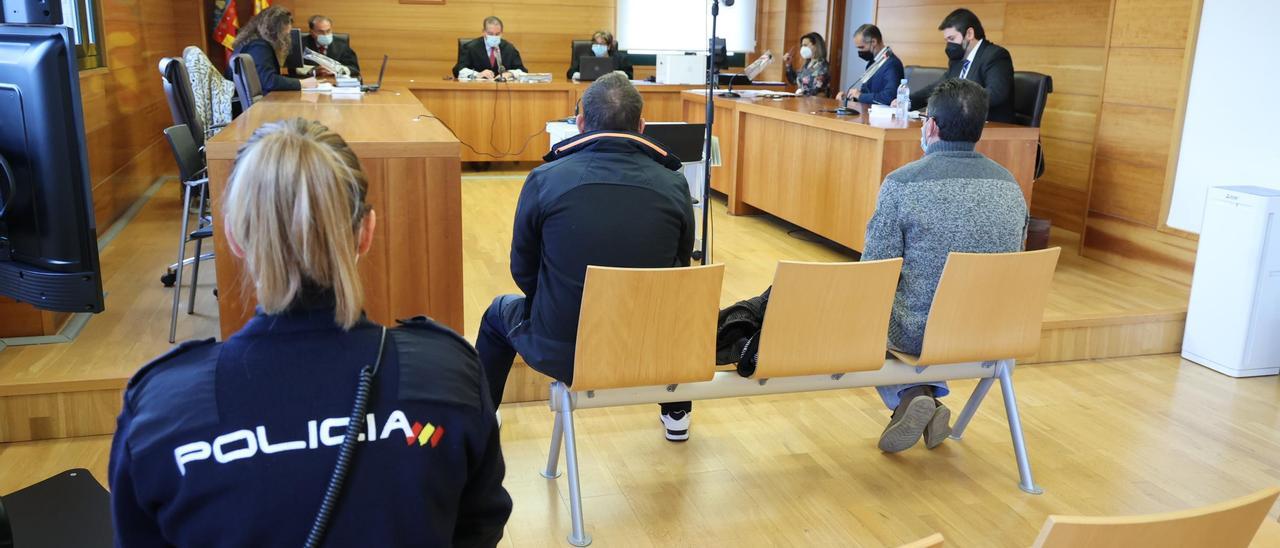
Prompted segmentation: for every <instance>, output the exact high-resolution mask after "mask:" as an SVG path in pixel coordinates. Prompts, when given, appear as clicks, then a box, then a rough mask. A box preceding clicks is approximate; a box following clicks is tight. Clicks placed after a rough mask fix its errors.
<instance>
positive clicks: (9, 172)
mask: <svg viewBox="0 0 1280 548" xmlns="http://www.w3.org/2000/svg"><path fill="white" fill-rule="evenodd" d="M0 158H3V161H0V295H4V296H6V297H10V298H13V299H16V300H19V301H22V302H27V303H31V304H33V305H35V306H36V307H37V308H41V309H45V310H57V311H64V312H101V311H102V309H103V301H102V276H101V270H100V268H99V264H98V241H97V226H96V223H95V222H94V212H93V196H92V194H91V192H90V186H89V159H88V153H87V149H86V147H85V135H84V111H83V108H82V107H81V104H80V75H79V70H78V67H77V65H76V54H75V46H74V42H72V38H71V29H69V28H66V27H60V26H49V25H13V24H0Z"/></svg>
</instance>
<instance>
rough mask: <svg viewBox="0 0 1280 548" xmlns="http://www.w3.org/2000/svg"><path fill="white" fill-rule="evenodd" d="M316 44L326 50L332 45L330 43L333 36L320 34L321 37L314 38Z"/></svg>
mask: <svg viewBox="0 0 1280 548" xmlns="http://www.w3.org/2000/svg"><path fill="white" fill-rule="evenodd" d="M316 43H317V44H320V46H321V47H326V48H327V47H329V44H332V43H333V35H332V34H321V35H319V36H316Z"/></svg>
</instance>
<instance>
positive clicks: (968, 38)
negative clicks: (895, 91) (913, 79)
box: [894, 9, 1013, 123]
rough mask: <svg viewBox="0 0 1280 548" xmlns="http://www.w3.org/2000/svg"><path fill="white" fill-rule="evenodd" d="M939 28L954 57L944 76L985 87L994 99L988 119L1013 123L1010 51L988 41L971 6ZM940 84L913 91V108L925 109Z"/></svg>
mask: <svg viewBox="0 0 1280 548" xmlns="http://www.w3.org/2000/svg"><path fill="white" fill-rule="evenodd" d="M938 30H940V31H942V37H943V39H945V40H946V41H947V58H948V59H950V65H949V66H948V67H947V74H946V75H945V76H943V77H942V79H943V80H946V79H949V78H960V79H964V80H970V81H973V82H975V83H977V84H978V85H980V86H982V87H983V88H985V89H986V90H987V97H988V98H989V99H990V107H989V108H988V110H987V120H989V121H992V122H1009V123H1012V122H1013V57H1010V56H1009V50H1007V49H1004V48H1003V47H1000V46H998V45H996V44H995V43H994V42H991V41H989V40H987V39H986V38H987V33H986V31H984V30H983V29H982V22H981V21H979V20H978V16H977V15H974V14H973V12H972V11H969V10H967V9H958V10H955V11H953V12H951V14H949V15H947V17H946V19H943V20H942V24H941V25H938ZM936 86H937V83H934V84H932V85H930V86H928V87H926V88H924V89H921V90H917V91H915V92H912V94H911V108H912V109H913V110H920V109H923V108H924V107H925V105H926V103H928V102H929V95H931V94H932V93H933V89H934V87H936ZM894 103H897V101H894Z"/></svg>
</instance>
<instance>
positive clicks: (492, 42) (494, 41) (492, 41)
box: [484, 34, 502, 49]
mask: <svg viewBox="0 0 1280 548" xmlns="http://www.w3.org/2000/svg"><path fill="white" fill-rule="evenodd" d="M501 43H502V37H501V36H493V35H491V34H486V35H484V45H485V47H487V48H490V49H492V48H496V47H498V44H501Z"/></svg>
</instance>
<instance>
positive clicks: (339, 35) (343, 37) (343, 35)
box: [333, 32, 351, 47]
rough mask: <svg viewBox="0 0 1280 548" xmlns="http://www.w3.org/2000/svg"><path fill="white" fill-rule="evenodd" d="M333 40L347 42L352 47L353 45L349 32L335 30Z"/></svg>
mask: <svg viewBox="0 0 1280 548" xmlns="http://www.w3.org/2000/svg"><path fill="white" fill-rule="evenodd" d="M333 41H334V42H345V43H346V44H347V46H348V47H350V46H351V33H348V32H335V33H333Z"/></svg>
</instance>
